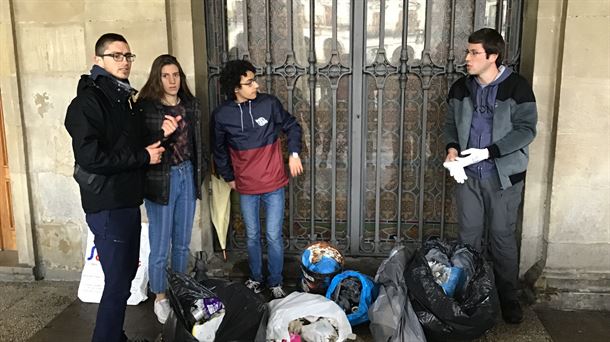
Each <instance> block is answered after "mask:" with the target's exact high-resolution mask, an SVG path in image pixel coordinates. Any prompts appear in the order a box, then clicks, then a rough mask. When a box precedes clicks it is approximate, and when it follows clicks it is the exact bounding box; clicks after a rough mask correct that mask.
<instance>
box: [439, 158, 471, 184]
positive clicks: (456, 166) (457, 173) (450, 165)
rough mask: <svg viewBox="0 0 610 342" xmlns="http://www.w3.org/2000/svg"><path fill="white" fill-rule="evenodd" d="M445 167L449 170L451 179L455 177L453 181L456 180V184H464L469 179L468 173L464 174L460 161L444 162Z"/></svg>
mask: <svg viewBox="0 0 610 342" xmlns="http://www.w3.org/2000/svg"><path fill="white" fill-rule="evenodd" d="M443 166H444V167H445V168H446V169H447V170H449V174H450V175H451V177H453V179H455V181H456V182H458V183H460V184H464V182H465V181H466V180H467V179H468V177H466V172H464V167H463V166H462V164H461V163H460V161H459V160H454V161H450V162H444V163H443Z"/></svg>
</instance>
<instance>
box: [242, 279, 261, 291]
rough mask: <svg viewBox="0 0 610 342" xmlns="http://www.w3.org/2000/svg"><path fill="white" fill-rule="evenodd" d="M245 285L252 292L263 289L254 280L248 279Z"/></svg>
mask: <svg viewBox="0 0 610 342" xmlns="http://www.w3.org/2000/svg"><path fill="white" fill-rule="evenodd" d="M245 285H246V287H247V288H249V289H250V290H252V291H253V292H254V293H261V292H262V291H263V285H262V284H261V283H260V282H258V281H255V280H252V279H248V280H246V283H245Z"/></svg>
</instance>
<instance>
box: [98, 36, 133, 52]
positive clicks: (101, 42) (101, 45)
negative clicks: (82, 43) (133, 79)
mask: <svg viewBox="0 0 610 342" xmlns="http://www.w3.org/2000/svg"><path fill="white" fill-rule="evenodd" d="M114 42H123V43H125V44H127V40H126V39H125V37H123V36H121V35H120V34H118V33H105V34H103V35H102V36H101V37H99V38H98V40H97V42H95V55H96V56H101V55H103V54H104V51H105V50H106V47H107V46H108V44H110V43H114Z"/></svg>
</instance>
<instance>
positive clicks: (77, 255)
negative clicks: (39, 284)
mask: <svg viewBox="0 0 610 342" xmlns="http://www.w3.org/2000/svg"><path fill="white" fill-rule="evenodd" d="M36 232H37V234H38V245H39V253H40V257H41V259H42V260H43V262H44V264H45V266H46V267H48V268H60V269H64V270H68V271H69V270H80V269H81V268H82V267H83V259H84V258H83V252H82V251H83V246H82V240H81V228H80V227H79V226H77V225H74V224H70V223H68V224H39V225H37V226H36Z"/></svg>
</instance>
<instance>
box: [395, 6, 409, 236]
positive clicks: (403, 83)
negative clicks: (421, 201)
mask: <svg viewBox="0 0 610 342" xmlns="http://www.w3.org/2000/svg"><path fill="white" fill-rule="evenodd" d="M408 6H409V1H408V0H403V2H402V47H401V49H400V69H399V74H400V76H399V78H398V80H399V83H400V128H399V147H398V196H397V197H398V203H397V204H396V206H397V215H396V218H397V220H396V221H397V222H396V244H400V241H401V240H402V236H401V224H402V173H403V153H404V127H405V95H406V94H405V93H406V91H407V81H408V76H407V62H409V55H408V51H407V40H408V36H409V25H408V22H409V7H408Z"/></svg>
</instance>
